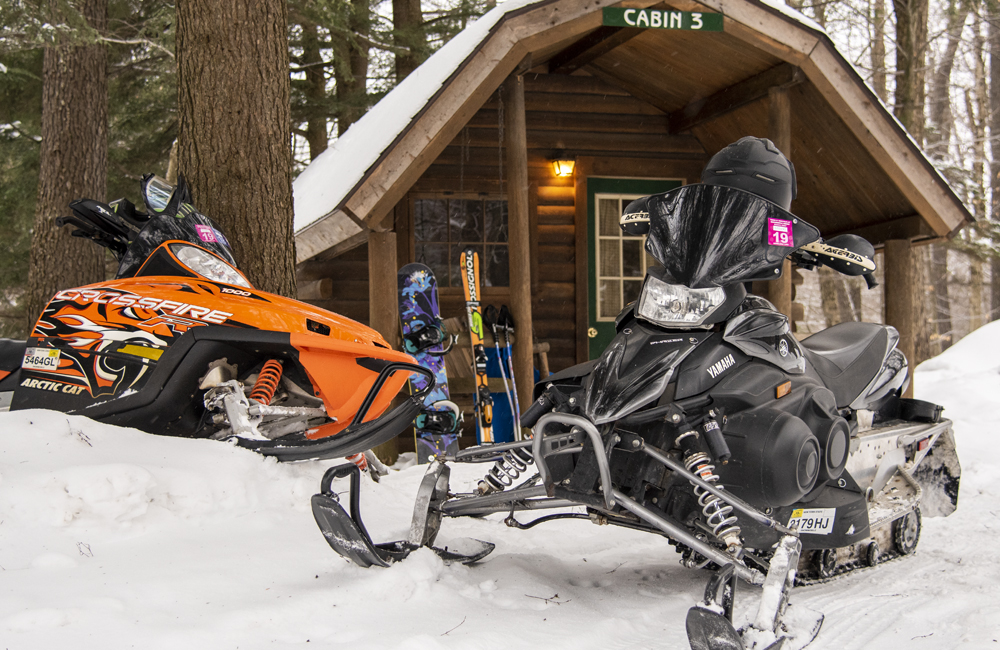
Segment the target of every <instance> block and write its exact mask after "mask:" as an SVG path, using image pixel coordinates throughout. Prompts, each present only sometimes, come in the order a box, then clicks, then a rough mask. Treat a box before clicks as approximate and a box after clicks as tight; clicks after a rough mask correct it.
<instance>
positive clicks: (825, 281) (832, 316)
mask: <svg viewBox="0 0 1000 650" xmlns="http://www.w3.org/2000/svg"><path fill="white" fill-rule="evenodd" d="M817 272H818V273H819V297H820V304H821V305H822V306H823V321H824V322H825V323H826V326H827V327H833V326H834V325H836V324H837V323H840V322H841V318H840V304H839V300H838V297H837V278H836V277H834V276H835V275H836V271H834V270H833V269H830V268H827V267H825V266H821V267H819V268H818V269H817Z"/></svg>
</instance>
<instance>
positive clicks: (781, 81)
mask: <svg viewBox="0 0 1000 650" xmlns="http://www.w3.org/2000/svg"><path fill="white" fill-rule="evenodd" d="M803 80H805V75H804V74H802V70H800V69H799V68H798V67H797V66H794V65H791V64H790V63H779V64H778V65H776V66H774V67H773V68H770V69H768V70H765V71H764V72H761V73H760V74H757V75H755V76H753V77H750V78H748V79H744V80H743V81H740V82H739V83H736V84H733V85H732V86H729V87H727V88H725V89H723V90H720V91H719V92H717V93H715V94H714V95H711V96H710V97H706V98H705V99H699V100H696V101H693V102H691V103H690V104H688V105H687V106H685V107H684V108H682V109H681V110H679V111H675V112H674V113H672V114H671V115H670V132H671V133H681V132H683V131H687V130H689V129H690V128H691V127H694V126H697V125H698V124H701V123H703V122H707V121H709V120H712V119H715V118H717V117H719V116H721V115H725V114H726V113H729V112H730V111H733V110H735V109H737V108H739V107H740V106H745V105H746V104H749V103H750V102H754V101H757V100H758V99H761V98H763V97H767V96H768V94H769V93H770V91H771V88H775V87H781V88H791V87H792V86H794V85H796V84H798V83H801V82H802V81H803Z"/></svg>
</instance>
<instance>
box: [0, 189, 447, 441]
mask: <svg viewBox="0 0 1000 650" xmlns="http://www.w3.org/2000/svg"><path fill="white" fill-rule="evenodd" d="M142 193H143V200H144V203H145V204H146V212H145V213H143V212H139V211H138V210H136V208H135V206H134V205H133V204H132V203H130V202H129V201H128V200H126V199H119V200H117V201H114V202H113V203H111V204H110V205H106V204H103V203H99V202H97V201H93V200H89V199H83V200H78V201H74V202H73V203H72V204H71V205H70V208H71V209H72V211H73V216H71V217H62V218H60V219H58V220H57V223H58V224H59V225H60V226H63V225H70V226H73V227H74V228H75V230H74V231H73V234H74V235H75V236H79V237H86V238H89V239H91V240H93V241H94V242H96V243H97V244H99V245H101V246H104V247H106V248H109V249H110V250H111V251H112V252H113V253H114V254H115V256H116V257H117V259H118V261H119V267H118V273H117V274H116V276H115V279H114V280H111V281H108V282H101V283H98V284H93V285H88V286H85V287H80V288H77V289H69V290H66V291H60V292H59V293H58V294H56V295H55V297H53V298H52V300H51V301H50V302H49V304H48V305H47V306H46V308H45V310H44V311H43V312H42V315H41V316H40V317H39V319H38V322H37V323H35V326H34V329H33V331H32V332H31V336H30V338H29V339H28V340H27V341H10V340H6V339H0V410H7V409H8V408H9V409H11V410H16V409H27V408H46V409H54V410H58V411H63V412H65V413H74V414H79V415H86V416H87V417H90V418H93V419H95V420H98V421H101V422H107V423H110V424H116V425H121V426H129V427H135V428H137V429H140V430H142V431H146V432H149V433H156V434H165V435H173V436H185V437H198V438H216V439H223V440H230V441H233V442H235V443H236V444H238V445H240V446H241V447H246V448H249V449H254V450H256V451H258V452H260V453H262V454H265V455H268V456H275V457H277V458H278V459H279V460H305V459H314V458H333V457H342V456H351V455H354V454H359V453H361V452H364V451H365V450H368V449H370V448H372V447H374V446H375V445H378V444H381V443H383V442H385V441H387V440H389V439H391V438H393V437H394V436H396V435H398V434H399V433H401V432H402V431H404V430H406V429H408V428H409V427H410V426H411V423H412V421H413V418H414V417H415V416H416V415H417V414H418V413H419V411H420V409H421V407H422V403H423V402H422V400H423V397H424V394H425V393H426V392H428V391H429V390H430V389H431V388H433V386H434V378H433V375H431V373H430V372H429V371H427V370H425V369H424V368H422V367H421V366H419V365H417V364H416V363H415V362H414V360H413V359H412V358H411V357H410V356H408V355H406V354H403V353H402V352H397V351H395V350H392V349H391V348H390V347H389V345H388V344H387V343H386V342H385V340H384V339H383V338H382V336H380V335H379V334H378V332H376V331H374V330H372V329H370V328H368V327H365V326H364V325H361V324H359V323H356V322H354V321H352V320H349V319H347V318H344V317H343V316H339V315H337V314H334V313H331V312H328V311H324V310H322V309H318V308H316V307H313V306H311V305H307V304H304V303H301V302H298V301H295V300H290V299H288V298H283V297H281V296H277V295H273V294H269V293H265V292H263V291H258V290H257V289H255V288H254V287H253V286H251V285H250V283H249V282H248V281H247V279H246V277H245V276H244V275H243V274H242V273H241V272H240V271H239V270H238V269H237V268H236V262H235V261H234V260H233V256H232V253H231V251H230V248H229V243H228V241H227V240H226V237H225V235H224V234H223V233H222V231H221V230H220V229H219V227H218V226H217V225H216V224H215V223H213V222H212V220H211V219H209V218H208V217H207V216H205V215H203V214H201V213H199V212H198V211H197V210H196V209H195V208H194V206H192V204H191V203H192V201H191V195H190V191H189V190H188V188H187V186H186V184H185V183H184V181H183V179H181V180H180V183H179V184H178V185H177V186H176V187H174V186H172V185H169V184H168V183H166V182H165V181H163V180H162V179H160V178H159V177H156V176H152V175H149V176H146V177H144V178H143V181H142ZM409 373H421V374H424V375H426V376H427V377H428V380H429V384H428V387H427V388H425V389H424V391H422V392H421V393H420V394H413V395H410V396H408V397H407V398H406V399H405V400H404V401H403V403H402V404H400V405H398V406H396V407H395V408H394V409H393V410H391V411H390V412H388V413H385V412H386V410H387V409H388V407H389V404H390V402H391V401H392V399H393V397H394V396H395V395H396V394H397V392H399V389H400V388H402V386H403V385H404V384H405V383H406V380H407V379H408V377H409Z"/></svg>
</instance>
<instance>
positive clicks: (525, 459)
mask: <svg viewBox="0 0 1000 650" xmlns="http://www.w3.org/2000/svg"><path fill="white" fill-rule="evenodd" d="M534 462H535V461H534V458H533V457H532V455H531V450H530V449H528V448H527V447H518V448H517V449H510V450H508V451H505V452H504V453H503V455H501V456H500V458H499V459H498V460H497V461H496V462H495V463H493V467H491V468H490V471H488V472H487V473H486V476H484V477H483V480H482V481H480V482H479V491H480V492H482V493H483V494H489V493H491V492H503V491H504V489H506V488H509V487H510V486H512V485H513V484H514V481H516V480H517V478H518V477H519V476H521V474H523V473H524V472H525V471H526V470H527V469H528V465H531V464H532V463H534Z"/></svg>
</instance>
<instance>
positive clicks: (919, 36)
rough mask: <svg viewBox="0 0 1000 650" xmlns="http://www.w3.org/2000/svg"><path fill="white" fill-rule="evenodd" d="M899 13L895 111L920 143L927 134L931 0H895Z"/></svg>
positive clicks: (897, 18)
mask: <svg viewBox="0 0 1000 650" xmlns="http://www.w3.org/2000/svg"><path fill="white" fill-rule="evenodd" d="M892 5H893V8H894V10H895V13H896V97H895V107H894V109H893V113H894V114H895V115H896V117H897V118H899V121H900V122H902V123H903V126H905V127H906V128H907V130H909V132H910V134H911V135H912V136H913V139H914V140H916V141H917V143H918V144H920V143H922V142H923V136H924V94H925V93H924V76H925V68H926V63H925V60H926V56H927V10H928V0H893V2H892Z"/></svg>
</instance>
